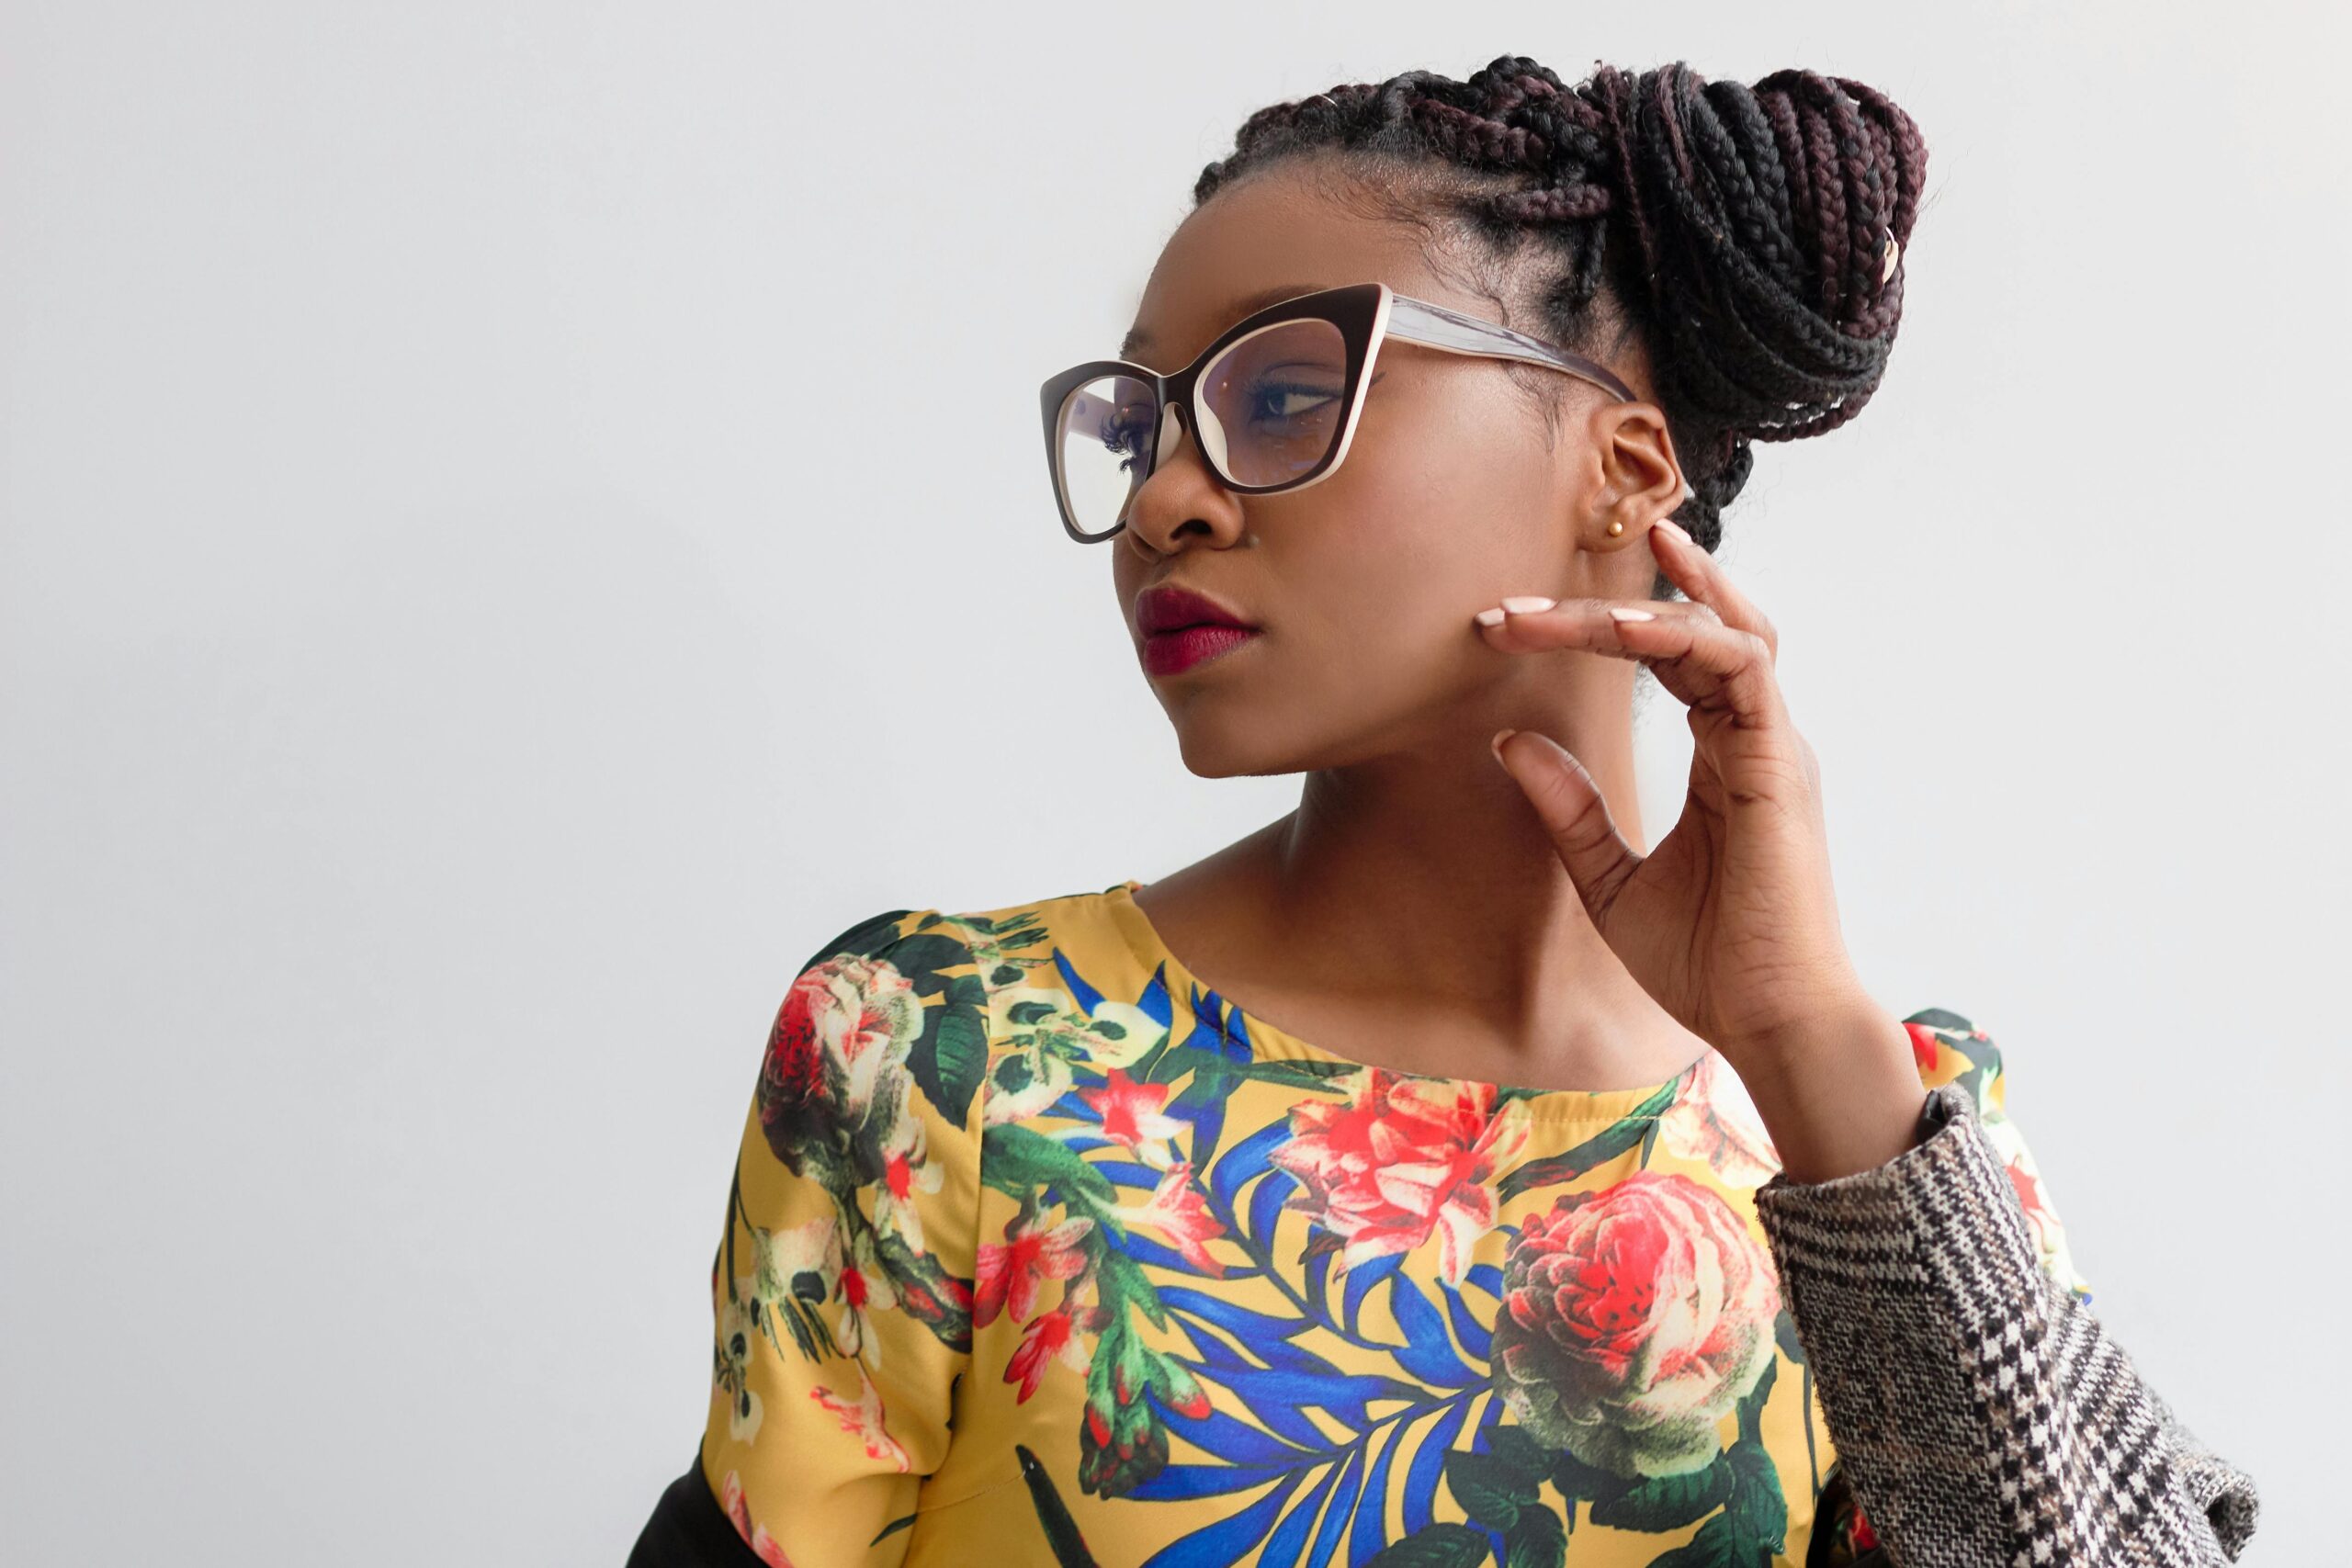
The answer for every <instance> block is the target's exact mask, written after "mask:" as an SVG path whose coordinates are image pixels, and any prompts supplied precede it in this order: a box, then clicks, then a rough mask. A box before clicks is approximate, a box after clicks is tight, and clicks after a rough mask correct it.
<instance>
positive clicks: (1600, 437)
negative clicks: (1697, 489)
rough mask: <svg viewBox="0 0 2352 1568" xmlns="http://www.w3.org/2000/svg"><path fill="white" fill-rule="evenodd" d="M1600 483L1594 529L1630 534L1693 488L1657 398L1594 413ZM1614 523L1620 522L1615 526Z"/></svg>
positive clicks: (1628, 537) (1662, 514) (1607, 535)
mask: <svg viewBox="0 0 2352 1568" xmlns="http://www.w3.org/2000/svg"><path fill="white" fill-rule="evenodd" d="M1593 436H1594V440H1595V444H1596V449H1597V451H1598V453H1599V455H1600V485H1599V487H1598V488H1597V489H1596V490H1595V491H1593V495H1592V500H1593V516H1592V517H1591V519H1590V520H1589V531H1590V533H1591V534H1592V535H1595V536H1600V537H1605V538H1612V539H1624V540H1631V539H1633V538H1634V537H1635V536H1637V535H1638V534H1639V533H1640V531H1641V530H1642V529H1644V528H1645V527H1647V526H1648V525H1650V524H1651V523H1653V522H1655V521H1657V519H1658V518H1660V517H1665V516H1669V515H1671V514H1672V513H1673V512H1674V510H1675V508H1677V507H1679V506H1680V505H1681V504H1682V502H1684V500H1685V499H1687V498H1688V497H1689V495H1690V493H1691V489H1690V486H1689V485H1688V484H1687V483H1685V482H1684V480H1683V478H1682V464H1681V461H1680V460H1679V458H1678V457H1676V456H1675V452H1674V436H1673V434H1672V433H1671V432H1670V431H1668V429H1667V425H1666V413H1665V411H1663V410H1662V409H1660V408H1659V407H1658V406H1657V404H1656V403H1652V402H1632V403H1618V404H1614V405H1611V407H1609V408H1607V409H1604V410H1602V411H1601V412H1600V413H1599V414H1597V415H1596V416H1595V420H1594V424H1593ZM1611 525H1621V526H1619V527H1617V529H1616V530H1615V532H1613V533H1612V532H1611Z"/></svg>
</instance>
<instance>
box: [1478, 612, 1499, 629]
mask: <svg viewBox="0 0 2352 1568" xmlns="http://www.w3.org/2000/svg"><path fill="white" fill-rule="evenodd" d="M1476 619H1477V622H1478V624H1479V625H1480V626H1501V625H1502V624H1503V613H1502V612H1501V611H1500V610H1481V611H1479V612H1478V614H1477V617H1476Z"/></svg>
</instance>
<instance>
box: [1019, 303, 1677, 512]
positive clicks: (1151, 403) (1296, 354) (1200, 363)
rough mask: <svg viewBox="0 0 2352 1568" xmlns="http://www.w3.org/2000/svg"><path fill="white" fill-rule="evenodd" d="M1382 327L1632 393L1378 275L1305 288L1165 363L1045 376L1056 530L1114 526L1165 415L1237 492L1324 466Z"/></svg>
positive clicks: (1158, 444)
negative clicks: (1162, 369)
mask: <svg viewBox="0 0 2352 1568" xmlns="http://www.w3.org/2000/svg"><path fill="white" fill-rule="evenodd" d="M1392 337H1394V338H1398V339H1401V340H1403V341H1404V342H1407V343H1418V344H1426V345H1428V346H1429V347H1430V348H1436V349H1442V350H1444V351H1445V352H1446V353H1448V354H1464V355H1478V356H1481V357H1485V358H1492V359H1513V360H1518V361H1520V362H1521V363H1522V364H1527V365H1544V366H1549V367H1552V368H1553V369H1555V370H1565V371H1566V372H1567V373H1568V374H1569V375H1571V376H1577V377H1581V378H1583V379H1585V380H1587V381H1590V382H1592V383H1593V384H1594V385H1595V386H1598V387H1600V388H1602V389H1606V390H1607V391H1609V392H1610V393H1611V394H1612V395H1613V396H1615V397H1616V398H1617V399H1618V400H1621V401H1623V402H1632V401H1634V389H1632V388H1631V387H1628V386H1627V385H1626V384H1625V383H1624V382H1623V381H1622V380H1620V379H1619V378H1617V377H1616V376H1615V375H1614V374H1612V373H1611V371H1610V370H1609V369H1608V368H1607V367H1604V366H1600V365H1597V364H1595V363H1593V362H1592V361H1591V360H1589V359H1587V358H1585V357H1584V356H1582V355H1576V354H1570V353H1569V352H1568V351H1567V350H1566V349H1563V348H1555V347H1554V346H1553V345H1552V344H1548V343H1544V342H1542V341H1541V340H1539V339H1536V338H1532V337H1529V336H1527V335H1526V334H1524V333H1515V332H1513V331H1511V330H1510V328H1509V327H1505V326H1500V325H1498V324H1497V323H1495V322H1493V321H1484V320H1481V319H1480V318H1478V317H1476V316H1470V315H1464V313H1463V312H1461V311H1459V310H1449V309H1447V308H1446V307H1445V306H1443V305H1434V304H1431V303H1430V301H1428V300H1426V299H1413V298H1411V297H1410V296H1408V295H1404V294H1398V293H1397V292H1396V291H1395V290H1393V289H1391V288H1389V287H1388V285H1386V284H1385V283H1351V284H1347V285H1345V286H1343V287H1341V288H1324V289H1318V290H1317V291H1315V292H1314V293H1311V294H1301V295H1297V296H1295V298H1292V299H1284V300H1282V301H1281V302H1279V303H1277V304H1272V305H1269V306H1267V307H1266V308H1265V309H1264V310H1258V311H1255V312H1253V313H1252V314H1250V315H1247V316H1244V317H1243V318H1242V319H1241V320H1240V321H1236V322H1235V323H1234V324H1233V325H1231V326H1230V327H1227V329H1226V330H1225V331H1224V333H1221V334H1220V335H1219V336H1218V337H1217V339H1216V342H1215V343H1212V344H1209V345H1208V347H1206V348H1204V349H1203V350H1202V351H1201V353H1200V356H1199V357H1198V358H1196V359H1194V360H1193V362H1192V363H1191V364H1190V365H1187V366H1186V367H1184V368H1183V369H1182V370H1179V371H1177V372H1176V373H1175V374H1173V375H1170V376H1162V375H1161V374H1159V372H1158V371H1156V370H1153V369H1150V368H1148V367H1145V366H1141V365H1135V364H1130V363H1129V362H1127V361H1126V360H1123V359H1096V360H1090V361H1088V362H1087V363H1086V364H1084V365H1074V366H1072V367H1070V368H1069V369H1068V370H1065V371H1063V372H1061V373H1060V374H1059V375H1057V376H1054V377H1050V378H1047V380H1046V383H1045V385H1044V386H1043V387H1041V388H1039V389H1038V392H1039V402H1040V404H1041V407H1042V412H1044V414H1045V420H1046V463H1047V464H1048V465H1049V467H1050V468H1051V471H1052V474H1053V481H1054V498H1055V501H1056V502H1057V504H1058V505H1059V506H1060V508H1061V514H1062V527H1063V529H1064V530H1065V531H1066V532H1068V533H1069V536H1070V537H1071V538H1073V539H1075V540H1077V541H1078V542H1079V543H1080V544H1081V545H1091V544H1099V543H1100V542H1102V541H1103V540H1104V539H1108V538H1110V537H1112V536H1114V535H1115V534H1117V533H1118V531H1119V530H1120V529H1122V528H1124V527H1125V526H1126V525H1127V519H1126V513H1127V505H1128V502H1131V501H1133V500H1134V499H1135V495H1136V491H1139V490H1141V489H1142V488H1143V483H1144V481H1145V480H1146V479H1149V478H1151V476H1152V474H1153V472H1154V471H1155V470H1157V469H1158V468H1159V464H1160V461H1161V459H1162V457H1164V456H1165V455H1166V454H1167V453H1169V452H1170V451H1172V450H1174V448H1175V443H1176V437H1177V434H1178V430H1177V426H1178V424H1179V423H1182V425H1183V427H1184V428H1186V429H1189V430H1191V431H1192V433H1193V440H1194V441H1195V442H1196V443H1197V444H1198V445H1199V446H1200V448H1201V454H1202V456H1203V457H1206V458H1207V459H1208V464H1209V467H1210V468H1211V469H1212V470H1213V471H1214V472H1215V473H1216V477H1217V478H1218V479H1219V480H1221V481H1222V482H1223V483H1224V484H1225V485H1226V486H1227V488H1228V489H1230V490H1233V491H1238V493H1240V494H1243V495H1271V494H1272V493H1274V492H1275V491H1285V490H1298V489H1301V488H1303V487H1304V486H1306V485H1311V484H1314V483H1316V482H1317V480H1320V479H1329V478H1330V477H1331V475H1332V474H1334V473H1336V472H1338V471H1339V467H1340V461H1341V459H1343V458H1345V457H1347V455H1348V446H1349V444H1350V443H1351V441H1352V440H1353V439H1354V437H1355V430H1356V420H1357V418H1358V416H1359V415H1361V414H1362V413H1363V390H1364V388H1365V387H1366V386H1368V385H1369V384H1370V383H1371V380H1372V367H1373V361H1374V359H1375V358H1377V357H1378V355H1379V354H1380V345H1381V344H1382V343H1383V342H1385V340H1387V339H1389V338H1392Z"/></svg>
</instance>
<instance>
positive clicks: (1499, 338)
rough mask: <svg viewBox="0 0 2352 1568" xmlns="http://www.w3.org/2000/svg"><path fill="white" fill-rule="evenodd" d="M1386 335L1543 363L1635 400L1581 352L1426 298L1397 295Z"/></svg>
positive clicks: (1606, 369) (1450, 350)
mask: <svg viewBox="0 0 2352 1568" xmlns="http://www.w3.org/2000/svg"><path fill="white" fill-rule="evenodd" d="M1388 335H1389V336H1391V337H1398V338H1403V339H1405V340H1406V341H1407V342H1408V343H1418V344H1426V345H1427V346H1429V347H1430V348H1435V349H1442V350H1443V351H1444V352H1446V353H1448V354H1468V355H1480V356H1483V357H1486V358H1491V359H1517V360H1521V361H1523V362H1524V363H1526V364H1529V365H1546V366H1549V367H1552V368H1553V369H1555V370H1565V371H1566V372H1567V373H1568V374H1569V375H1571V376H1577V377H1581V378H1584V379H1585V380H1588V381H1590V382H1591V383H1593V385H1595V386H1597V387H1600V388H1601V389H1604V390H1607V391H1610V392H1612V393H1614V394H1616V395H1617V396H1618V397H1619V398H1622V399H1623V400H1625V401H1626V402H1629V403H1630V402H1634V401H1636V399H1635V397H1634V389H1632V388H1631V387H1629V386H1627V385H1626V384H1625V383H1624V382H1623V380H1622V379H1620V378H1618V376H1617V374H1616V373H1615V372H1614V371H1612V370H1611V369H1610V368H1609V367H1607V366H1605V365H1597V364H1595V363H1594V362H1593V361H1591V360H1589V359H1587V358H1585V357H1584V356H1583V355H1580V354H1570V353H1569V352H1568V351H1567V350H1566V349H1564V348H1555V347H1554V346H1552V344H1548V343H1545V342H1544V341H1543V340H1542V339H1541V338H1532V337H1529V336H1528V335H1527V334H1526V333H1518V332H1513V331H1512V330H1511V329H1510V328H1509V327H1506V326H1502V325H1500V324H1498V323H1497V322H1494V321H1482V320H1481V319H1479V318H1478V317H1476V316H1469V315H1464V314H1463V313H1462V312H1461V311H1459V310H1447V309H1446V308H1445V307H1444V306H1442V305H1432V304H1430V302H1429V301H1428V300H1426V299H1409V298H1408V297H1407V296H1405V295H1402V294H1398V295H1395V296H1393V297H1392V298H1391V299H1390V301H1389V306H1388Z"/></svg>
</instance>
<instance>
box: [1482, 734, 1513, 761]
mask: <svg viewBox="0 0 2352 1568" xmlns="http://www.w3.org/2000/svg"><path fill="white" fill-rule="evenodd" d="M1518 733H1519V731H1518V730H1516V729H1498V730H1496V731H1495V738H1494V739H1492V740H1489V741H1487V750H1489V751H1492V752H1493V753H1494V754H1495V761H1498V762H1500V761H1502V760H1503V742H1504V741H1506V740H1508V739H1510V738H1511V737H1512V736H1514V735H1517V734H1518ZM1506 765H1508V764H1506Z"/></svg>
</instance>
